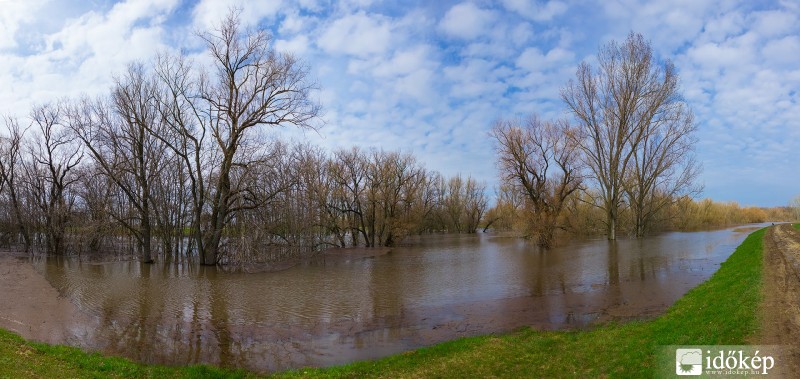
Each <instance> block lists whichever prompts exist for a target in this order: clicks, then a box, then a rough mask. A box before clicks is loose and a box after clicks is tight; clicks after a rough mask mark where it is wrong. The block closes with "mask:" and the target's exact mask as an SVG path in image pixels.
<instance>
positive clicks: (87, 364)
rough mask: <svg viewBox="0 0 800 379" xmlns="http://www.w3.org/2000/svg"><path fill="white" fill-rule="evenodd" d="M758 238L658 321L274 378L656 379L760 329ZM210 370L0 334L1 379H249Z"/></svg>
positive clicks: (469, 345) (441, 348)
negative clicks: (697, 352) (687, 358)
mask: <svg viewBox="0 0 800 379" xmlns="http://www.w3.org/2000/svg"><path fill="white" fill-rule="evenodd" d="M764 232H765V230H759V231H757V232H754V233H753V234H751V235H750V236H748V237H747V239H745V241H744V242H743V243H742V244H741V245H740V246H739V247H738V248H737V249H736V251H735V252H734V253H733V254H732V255H731V256H730V257H729V258H728V260H727V261H725V262H724V263H723V264H722V266H721V267H720V269H719V270H718V271H717V272H716V273H715V274H714V275H713V276H712V277H711V278H710V279H709V280H708V281H706V282H705V283H703V284H701V285H699V286H697V287H696V288H694V289H692V290H691V291H689V292H688V293H687V294H686V295H685V296H684V297H682V298H681V299H679V300H678V301H677V302H676V303H675V304H674V305H673V306H672V307H670V308H669V309H668V310H667V312H666V313H665V314H664V315H663V316H661V317H658V318H656V319H653V320H649V321H637V322H630V323H625V324H608V325H604V326H600V327H597V328H595V329H592V330H588V331H551V332H542V331H536V330H532V329H523V330H519V331H516V332H512V333H509V334H505V335H499V336H483V337H472V338H463V339H458V340H455V341H450V342H445V343H441V344H438V345H434V346H431V347H427V348H422V349H418V350H415V351H411V352H407V353H403V354H398V355H394V356H390V357H386V358H383V359H378V360H374V361H363V362H356V363H353V364H349V365H344V366H337V367H332V368H325V369H300V370H293V371H288V372H284V373H280V374H278V375H276V376H278V377H344V378H362V377H387V378H402V377H426V378H427V377H511V378H517V377H574V376H578V377H604V376H610V377H652V376H653V375H654V374H655V370H656V352H657V349H658V347H659V346H663V345H741V344H747V343H748V338H752V336H753V335H754V334H755V333H756V332H757V331H758V325H759V320H758V316H757V315H758V307H759V303H760V301H761V294H760V290H761V266H762V260H761V256H762V239H763V236H764ZM248 375H249V374H248V373H245V372H243V371H236V372H234V371H227V370H223V369H217V368H213V367H208V366H191V367H182V368H167V367H162V366H146V365H139V364H136V363H132V362H130V361H128V360H125V359H122V358H107V357H102V356H100V355H98V354H86V353H83V352H81V351H80V350H78V349H74V348H67V347H59V346H47V345H43V344H37V343H30V342H26V341H24V340H22V339H21V338H19V337H17V336H16V335H13V334H11V333H8V332H0V377H5V376H8V377H14V378H17V377H90V378H91V377H204V378H205V377H245V376H248Z"/></svg>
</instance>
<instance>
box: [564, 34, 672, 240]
mask: <svg viewBox="0 0 800 379" xmlns="http://www.w3.org/2000/svg"><path fill="white" fill-rule="evenodd" d="M597 60H598V68H597V70H593V69H592V67H591V66H590V65H589V63H587V62H583V63H581V64H580V66H579V68H578V71H577V74H576V76H577V78H576V79H575V80H570V82H569V83H568V84H567V86H566V87H564V88H563V89H562V91H561V97H562V99H563V100H564V101H565V102H566V104H567V106H568V107H569V109H570V111H571V112H572V113H573V115H574V116H575V118H576V120H577V121H578V127H579V129H580V133H579V134H577V137H578V139H579V140H580V147H581V149H582V150H583V156H584V157H585V161H586V164H587V166H588V167H589V170H590V171H591V174H592V179H593V180H594V181H595V182H597V184H598V186H599V187H600V188H599V189H600V197H601V200H602V201H600V202H599V203H600V206H601V207H602V208H603V210H604V212H605V214H606V227H607V233H608V238H609V239H611V240H613V239H616V233H617V222H618V218H619V210H620V206H621V205H622V204H623V202H624V195H625V185H626V180H628V179H629V178H630V174H629V171H630V170H633V166H635V165H634V164H633V163H632V160H634V159H636V154H637V151H639V152H642V151H643V150H641V147H640V146H641V144H642V142H643V141H644V140H645V137H646V136H647V135H648V131H651V130H654V127H653V125H654V124H658V123H659V122H661V121H660V120H667V119H670V118H672V117H674V114H671V111H672V110H671V106H672V105H673V104H675V103H676V102H678V101H679V97H678V93H677V91H678V85H677V81H678V76H677V73H676V70H675V67H674V66H673V64H672V63H671V62H670V61H665V62H663V63H658V62H656V61H655V60H654V57H653V51H652V47H651V45H650V43H649V42H647V41H645V40H644V38H643V37H642V35H640V34H635V33H631V34H629V35H628V38H627V39H626V40H625V42H624V43H622V44H619V43H617V42H614V41H612V42H610V43H608V44H607V45H605V46H603V47H602V48H601V49H600V51H599V53H598V55H597ZM655 129H658V128H655ZM640 158H643V156H641V155H640Z"/></svg>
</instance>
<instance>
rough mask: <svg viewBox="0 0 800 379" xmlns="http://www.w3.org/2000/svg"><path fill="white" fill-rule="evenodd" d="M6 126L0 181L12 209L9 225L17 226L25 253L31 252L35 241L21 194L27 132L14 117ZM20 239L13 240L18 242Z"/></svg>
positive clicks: (9, 119) (0, 154) (1, 154)
mask: <svg viewBox="0 0 800 379" xmlns="http://www.w3.org/2000/svg"><path fill="white" fill-rule="evenodd" d="M5 124H6V127H7V128H8V131H9V133H10V134H9V136H8V137H6V138H3V139H2V141H0V142H2V143H1V144H0V181H2V182H3V185H4V186H5V188H6V191H5V192H6V193H7V196H8V203H9V204H8V207H9V208H10V210H9V212H8V215H9V224H10V225H11V224H13V225H15V226H16V227H15V229H16V231H15V232H11V233H14V234H17V235H18V238H21V239H22V242H23V246H24V249H25V251H28V250H30V248H31V246H32V243H33V241H32V240H31V233H30V228H29V225H28V222H26V217H24V215H23V213H24V205H23V204H22V202H23V200H22V198H21V194H20V185H21V178H20V170H21V165H22V147H23V138H24V136H25V130H23V129H22V128H20V125H19V121H18V120H17V119H16V118H13V117H6V118H5ZM18 238H13V239H14V240H17V239H18Z"/></svg>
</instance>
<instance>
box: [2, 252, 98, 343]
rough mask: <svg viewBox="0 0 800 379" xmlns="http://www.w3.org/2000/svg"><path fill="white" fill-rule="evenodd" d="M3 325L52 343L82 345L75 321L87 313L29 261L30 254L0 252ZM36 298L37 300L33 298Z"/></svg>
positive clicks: (83, 320) (80, 322)
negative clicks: (53, 285) (60, 292)
mask: <svg viewBox="0 0 800 379" xmlns="http://www.w3.org/2000/svg"><path fill="white" fill-rule="evenodd" d="M0 288H2V291H0V304H2V310H1V311H0V327H2V328H3V329H6V330H10V331H12V332H15V333H17V334H19V335H21V336H22V337H24V338H26V339H29V340H34V341H39V342H45V343H51V344H64V343H68V344H73V345H77V346H80V345H81V341H80V340H79V338H75V333H78V334H83V333H82V332H81V331H79V330H75V327H76V325H87V320H88V319H87V317H86V316H85V315H84V314H83V313H81V311H80V310H79V309H78V308H77V307H76V306H75V305H74V304H73V303H72V302H70V301H69V300H68V299H66V298H64V297H62V296H60V295H59V293H58V291H56V289H55V288H53V287H52V286H51V285H50V283H49V282H48V281H47V280H46V279H45V278H44V277H43V276H42V275H41V274H39V273H38V272H36V270H35V269H34V268H33V267H31V265H30V264H29V263H28V258H27V257H24V256H19V255H15V254H13V253H0ZM32 299H34V300H32Z"/></svg>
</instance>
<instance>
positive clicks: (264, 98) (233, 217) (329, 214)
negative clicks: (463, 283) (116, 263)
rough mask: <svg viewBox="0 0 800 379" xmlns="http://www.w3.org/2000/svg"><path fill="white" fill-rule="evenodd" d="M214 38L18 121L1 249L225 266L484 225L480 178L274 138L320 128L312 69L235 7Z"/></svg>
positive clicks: (1, 193)
mask: <svg viewBox="0 0 800 379" xmlns="http://www.w3.org/2000/svg"><path fill="white" fill-rule="evenodd" d="M200 36H201V38H202V39H203V40H204V41H205V44H206V49H207V51H208V53H209V55H210V57H211V62H212V63H211V64H210V65H209V66H202V65H198V64H195V63H193V62H190V61H189V60H188V59H187V58H186V57H184V56H180V55H179V56H172V55H166V54H164V55H160V56H158V57H157V58H156V59H155V60H154V61H153V62H152V63H151V64H144V63H132V64H131V65H129V67H128V69H127V70H126V71H125V72H124V73H123V74H121V75H119V76H118V77H117V78H116V79H115V83H114V85H113V88H112V90H111V92H110V94H108V95H105V96H100V97H97V98H89V97H83V98H80V99H62V100H60V101H57V102H52V103H47V104H43V105H38V106H35V107H34V109H33V110H32V111H31V113H30V115H29V117H28V118H27V119H17V118H13V117H6V118H5V125H6V126H7V129H8V135H5V136H0V245H2V246H5V247H18V248H21V249H24V250H27V251H34V250H35V251H44V252H47V253H50V254H81V253H92V252H101V253H102V252H106V253H108V252H135V254H137V255H138V256H139V259H140V260H141V261H144V262H151V261H152V260H153V259H154V258H155V257H157V256H159V255H164V256H192V257H197V259H198V260H199V262H200V263H202V264H208V265H212V264H217V263H226V262H250V261H270V260H280V259H287V258H295V257H299V256H303V255H307V254H311V253H313V252H314V251H317V250H319V249H321V248H324V247H326V246H391V245H394V244H396V243H398V242H399V241H401V240H402V239H403V238H404V237H405V236H407V235H409V234H412V233H425V232H434V231H448V232H464V233H472V232H474V231H475V230H476V228H477V227H478V224H479V222H480V221H481V220H482V217H483V214H484V212H485V211H486V208H487V199H486V196H485V194H484V192H485V185H484V184H481V183H478V182H477V181H476V180H474V179H473V178H471V177H466V178H464V177H462V176H460V175H459V176H455V177H452V178H444V177H442V176H441V175H440V174H438V173H436V172H433V171H429V170H426V169H425V168H424V167H423V166H422V165H420V164H419V163H418V162H417V160H416V159H415V158H414V157H413V156H412V155H409V154H401V153H399V152H386V151H378V150H359V149H357V148H353V149H349V150H347V149H345V150H340V151H336V152H333V153H327V152H324V151H322V150H321V149H319V148H316V147H313V146H310V145H291V144H287V143H285V142H282V141H279V140H275V139H269V138H266V137H265V133H263V130H264V129H265V128H266V127H279V126H295V127H300V128H312V124H313V120H314V119H315V118H316V117H317V116H318V113H319V106H318V105H317V104H315V103H314V102H313V101H311V100H310V98H309V94H310V91H311V90H312V89H313V84H312V83H309V82H308V79H307V68H306V67H305V66H303V65H302V63H301V62H299V61H298V60H296V59H295V58H294V57H292V56H291V55H288V54H283V53H280V52H276V51H274V50H273V49H272V48H271V47H270V46H271V44H270V42H271V40H270V36H269V35H268V34H266V33H265V32H264V31H259V30H256V31H245V30H244V29H243V28H242V27H241V25H240V24H239V18H238V13H237V12H235V11H234V12H231V13H230V14H229V15H228V16H227V17H226V18H225V19H224V20H223V22H222V23H221V25H220V27H219V28H218V29H216V30H214V31H211V32H207V33H203V34H201V35H200Z"/></svg>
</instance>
